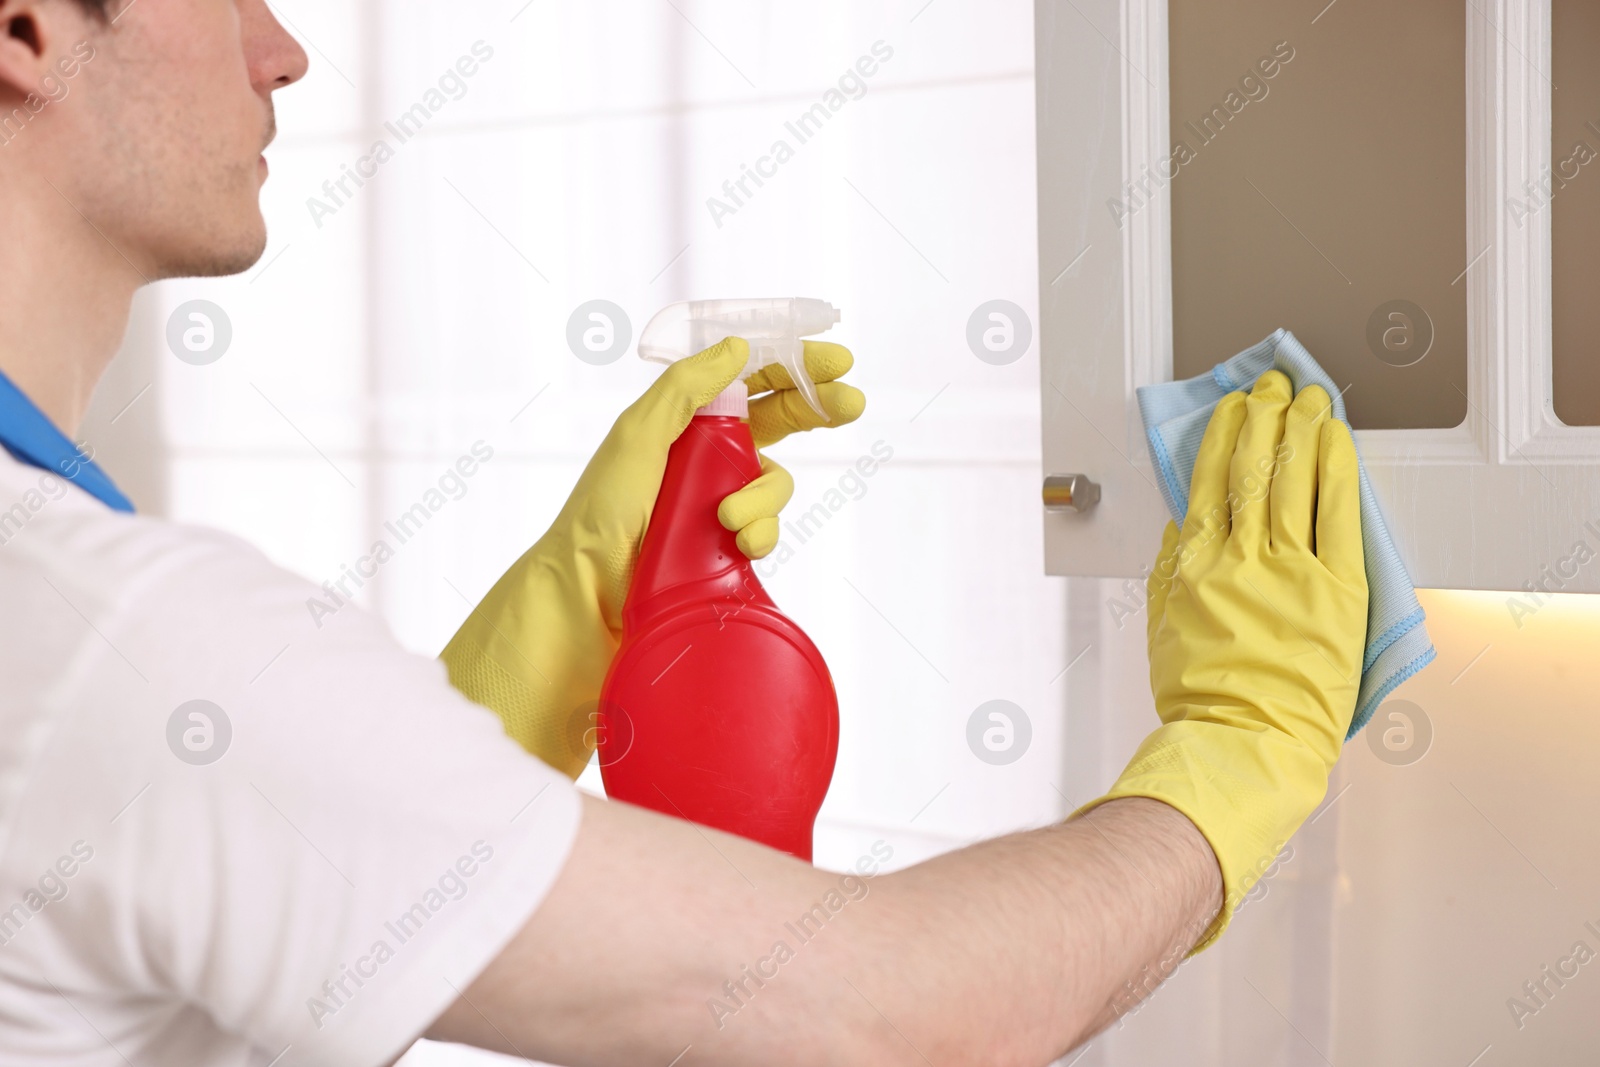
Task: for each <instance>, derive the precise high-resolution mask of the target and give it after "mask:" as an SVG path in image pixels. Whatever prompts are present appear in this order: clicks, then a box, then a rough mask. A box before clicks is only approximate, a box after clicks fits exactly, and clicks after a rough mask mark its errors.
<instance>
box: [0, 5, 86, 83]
mask: <svg viewBox="0 0 1600 1067" xmlns="http://www.w3.org/2000/svg"><path fill="white" fill-rule="evenodd" d="M77 10H78V9H77V8H76V7H75V6H74V5H73V4H71V3H65V2H61V0H49V2H47V0H0V100H7V99H10V98H15V99H16V100H17V101H19V102H20V101H21V100H23V99H25V98H26V97H27V96H28V95H29V94H30V93H37V92H38V91H39V82H40V80H41V79H42V78H44V77H45V75H47V74H48V73H50V69H49V68H50V59H51V57H52V56H54V55H55V53H56V52H57V51H58V49H59V45H60V43H61V42H60V41H59V40H57V38H58V37H60V36H61V35H62V34H66V33H70V32H71V31H72V28H73V25H74V23H75V22H76V21H77V19H76V15H77Z"/></svg>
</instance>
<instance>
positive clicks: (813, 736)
mask: <svg viewBox="0 0 1600 1067" xmlns="http://www.w3.org/2000/svg"><path fill="white" fill-rule="evenodd" d="M838 321H839V313H838V312H837V311H836V310H834V308H833V307H832V306H830V305H829V304H827V303H825V302H823V301H820V300H805V299H774V300H708V301H693V302H689V303H683V304H674V305H672V306H671V307H668V308H665V309H663V310H662V311H661V312H660V313H658V314H657V315H656V316H655V318H653V319H652V320H651V321H650V323H649V325H647V326H646V327H645V329H644V332H643V333H642V334H641V335H640V339H639V354H640V355H641V356H643V357H644V358H645V359H647V360H652V361H654V362H661V363H670V362H672V361H674V360H676V359H681V358H683V357H685V356H688V355H692V354H694V353H696V352H700V351H702V350H704V349H706V348H708V347H710V346H711V345H713V344H716V343H717V342H718V341H720V340H722V339H723V338H725V337H729V336H734V337H742V338H744V339H745V340H747V341H748V342H749V343H750V361H749V363H748V364H747V365H746V367H745V371H744V376H749V375H750V374H753V373H755V372H756V371H758V370H760V369H761V368H763V367H765V366H768V365H770V364H773V363H778V364H781V365H782V366H783V367H784V368H785V369H787V370H788V372H789V375H790V377H791V379H793V381H794V382H795V384H796V386H797V387H799V389H800V391H801V393H802V395H803V396H804V397H805V398H806V399H807V401H809V402H810V403H811V405H812V407H814V408H815V409H816V410H817V411H818V412H821V413H822V414H823V417H824V418H826V417H827V415H826V413H825V412H823V409H822V404H821V401H820V400H819V399H818V397H817V393H816V387H815V385H814V384H813V383H812V382H811V380H810V378H809V377H808V376H807V374H806V371H805V360H804V356H803V344H802V342H801V338H803V337H807V336H810V335H813V334H817V333H822V332H823V331H825V330H827V329H828V328H829V327H830V326H832V325H833V324H834V323H836V322H838ZM760 473H761V467H760V463H759V461H758V460H757V458H756V450H755V444H754V442H753V440H752V438H751V436H750V424H749V422H748V401H747V393H746V389H745V385H744V382H743V381H742V380H741V381H736V382H734V383H733V384H732V385H731V386H729V388H728V389H727V390H726V391H724V392H723V393H722V394H721V395H720V396H718V397H717V398H716V399H715V400H713V401H712V402H711V403H710V404H708V405H706V406H705V407H703V408H701V409H700V410H699V411H698V412H696V413H695V416H694V418H693V419H692V420H691V421H690V424H689V427H688V429H686V430H685V431H684V432H683V435H682V436H681V437H679V438H678V441H677V442H676V443H675V444H674V445H673V446H672V449H671V451H670V453H669V454H668V457H667V469H666V475H665V477H664V478H663V480H662V483H661V493H660V495H659V496H658V497H657V498H656V506H655V510H654V512H652V513H651V516H650V525H649V528H648V529H647V530H646V532H645V537H644V544H643V545H642V546H641V547H640V550H639V562H638V565H637V567H636V569H635V571H634V575H633V584H632V586H631V587H630V589H629V592H628V599H627V601H626V603H625V604H624V606H623V612H622V617H623V632H622V647H621V648H620V649H619V650H618V652H617V655H616V658H615V659H614V660H613V661H612V663H611V669H610V671H609V672H608V674H607V675H606V680H605V685H604V687H603V688H602V690H601V694H600V709H599V715H600V722H599V725H600V730H599V750H600V751H599V754H600V768H601V774H602V777H603V778H604V781H605V786H606V793H607V795H608V796H610V797H611V798H613V799H616V800H623V801H627V802H628V803H631V804H638V805H641V806H643V807H646V808H651V809H654V810H656V811H659V812H662V813H664V814H667V815H675V816H678V817H679V818H684V819H689V820H691V821H693V822H697V823H701V824H702V825H705V826H712V827H715V828H717V829H719V830H726V831H728V832H729V833H735V834H740V835H742V836H744V837H748V838H750V839H752V840H755V841H759V842H761V843H762V844H765V845H770V846H771V847H773V848H776V849H781V850H782V851H784V852H788V853H790V854H792V855H795V856H798V857H799V858H801V859H803V860H806V861H808V862H809V861H810V859H811V846H812V833H813V828H814V825H815V822H816V817H817V811H818V809H819V808H820V807H821V806H822V800H823V797H824V796H825V795H826V793H827V791H828V783H829V781H830V780H831V779H832V777H833V764H834V757H835V755H836V754H837V752H838V745H839V704H838V698H837V697H836V696H835V694H834V688H833V679H832V676H831V675H829V673H828V666H827V664H826V663H824V662H823V659H822V654H821V653H820V652H818V651H817V647H816V646H815V645H814V644H812V643H811V639H810V638H808V637H807V636H806V635H805V633H804V632H802V631H801V629H800V628H799V627H798V626H796V625H795V624H794V623H793V622H792V621H790V620H789V619H788V618H787V617H786V616H785V615H784V614H783V613H782V612H781V611H779V610H778V606H777V605H776V604H774V603H773V601H772V598H771V597H770V596H768V595H767V591H766V590H765V589H763V588H762V586H761V581H760V579H759V578H758V577H757V576H756V572H755V569H754V568H753V567H752V566H751V563H750V561H749V560H748V559H746V558H745V556H744V554H743V553H742V552H740V551H739V548H738V545H737V544H736V543H735V541H734V534H733V533H732V532H731V531H729V530H726V529H724V528H723V526H722V524H721V523H720V522H719V521H718V520H717V506H718V505H719V504H720V503H721V502H722V499H723V498H724V497H726V496H727V495H728V494H729V493H732V492H735V491H736V490H738V489H741V488H743V487H744V486H745V485H747V484H749V482H750V481H751V480H752V479H754V478H755V477H756V476H757V475H758V474H760Z"/></svg>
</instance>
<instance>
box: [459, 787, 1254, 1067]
mask: <svg viewBox="0 0 1600 1067" xmlns="http://www.w3.org/2000/svg"><path fill="white" fill-rule="evenodd" d="M830 892H831V893H833V894H834V896H833V897H832V898H829V897H828V894H829V893H830ZM1221 897H1222V894H1221V878H1220V875H1219V873H1218V870H1217V866H1216V861H1215V858H1214V857H1213V856H1212V854H1211V850H1210V848H1209V846H1208V845H1207V844H1206V842H1205V839H1204V838H1203V837H1201V835H1200V833H1199V832H1198V831H1197V830H1196V829H1195V828H1194V826H1193V825H1192V824H1191V823H1190V822H1189V821H1188V820H1187V819H1185V818H1184V817H1183V816H1182V815H1180V814H1179V813H1178V812H1176V811H1175V810H1173V809H1172V808H1169V807H1167V806H1166V805H1164V804H1161V803H1159V802H1156V801H1149V800H1143V799H1129V800H1122V801H1115V802H1112V803H1108V804H1105V805H1103V806H1102V807H1100V808H1097V809H1096V810H1095V811H1093V812H1091V813H1089V814H1088V815H1087V816H1084V817H1083V818H1080V819H1076V820H1073V821H1071V822H1068V823H1065V824H1062V825H1058V826H1053V827H1049V828H1047V829H1043V830H1037V831H1033V832H1030V833H1025V834H1015V835H1011V836H1008V837H1004V838H999V839H997V840H994V841H989V842H984V843H982V844H980V845H976V846H973V847H971V848H967V849H962V850H960V851H957V852H953V853H949V854H947V855H944V856H941V857H938V858H936V859H933V860H930V861H928V862H927V863H923V864H920V865H917V866H915V867H911V868H908V869H906V870H904V871H900V872H896V873H894V874H889V875H882V876H879V877H877V878H874V879H872V880H871V881H870V882H869V883H866V886H865V890H864V891H863V892H861V893H859V895H857V894H854V893H851V894H848V895H841V894H840V876H839V875H835V874H829V873H828V872H825V871H818V870H815V869H813V868H811V867H808V866H806V865H804V864H801V863H799V862H797V861H794V860H792V859H790V858H788V857H786V856H783V855H781V854H779V853H776V852H773V851H772V850H770V849H765V848H762V847H761V846H758V845H755V844H752V843H751V842H748V841H745V840H743V839H740V838H735V837H730V836H728V835H725V834H720V833H717V832H715V831H710V830H702V829H700V828H698V827H693V826H690V825H688V824H686V823H682V822H680V821H677V820H669V819H664V818H662V817H660V816H656V815H653V814H650V813H647V812H642V811H640V810H638V809H634V808H630V807H628V806H626V805H617V804H607V803H605V802H602V801H586V810H585V821H584V826H583V828H582V830H581V831H580V836H579V840H578V844H577V846H576V848H575V851H574V853H573V856H572V858H571V859H570V860H569V862H568V865H567V868H566V870H565V871H564V872H563V874H562V876H561V878H560V880H558V882H557V884H556V886H555V888H554V889H553V890H552V892H551V895H550V897H549V898H548V899H547V900H546V901H545V903H544V905H543V906H542V907H541V908H540V909H539V911H538V912H537V913H536V914H535V915H534V916H533V918H532V919H531V920H530V921H529V923H528V924H527V926H526V927H525V928H524V930H523V931H522V933H521V934H519V935H518V937H517V939H516V940H515V941H514V942H513V944H512V945H510V946H509V947H508V948H507V949H506V950H505V952H504V953H503V954H502V955H501V957H500V958H499V959H497V960H496V961H495V963H494V964H492V965H491V966H490V968H489V969H488V970H487V971H486V972H485V973H484V974H483V975H482V976H480V977H479V979H478V981H477V982H475V983H474V984H473V986H472V987H471V988H470V989H469V990H468V991H467V993H466V996H465V997H464V998H463V999H462V1000H461V1001H458V1002H457V1003H456V1004H455V1005H454V1006H453V1007H452V1008H451V1009H450V1010H449V1011H448V1012H447V1013H446V1014H445V1016H444V1017H442V1018H441V1019H440V1020H439V1021H438V1023H437V1024H436V1025H435V1026H434V1028H433V1029H432V1031H431V1033H432V1035H433V1036H436V1037H441V1038H444V1039H447V1040H456V1041H465V1042H469V1043H472V1044H478V1045H483V1046H485V1047H490V1048H497V1049H500V1050H502V1051H506V1052H515V1053H519V1054H521V1055H524V1056H534V1057H539V1058H544V1059H549V1060H551V1061H553V1062H560V1063H568V1064H573V1065H579V1064H637V1063H644V1062H655V1061H656V1060H659V1061H660V1062H662V1063H668V1062H672V1061H673V1058H674V1057H676V1056H680V1055H681V1054H683V1053H684V1052H685V1050H686V1049H690V1050H692V1059H688V1060H687V1061H686V1062H693V1063H697V1064H749V1063H783V1064H795V1065H806V1064H817V1065H823V1064H827V1065H838V1064H849V1063H862V1064H874V1065H882V1064H897V1063H906V1064H924V1063H933V1064H938V1065H940V1067H944V1065H946V1064H982V1065H984V1067H1003V1065H1007V1064H1016V1065H1018V1067H1038V1065H1039V1064H1042V1063H1045V1062H1048V1061H1049V1060H1050V1059H1052V1058H1053V1057H1055V1056H1057V1055H1059V1054H1061V1053H1062V1052H1064V1051H1066V1050H1067V1049H1069V1048H1070V1047H1072V1046H1073V1045H1075V1044H1078V1043H1079V1042H1081V1041H1082V1040H1084V1039H1085V1038H1087V1037H1088V1036H1089V1035H1091V1034H1093V1033H1094V1032H1096V1031H1097V1030H1098V1029H1100V1028H1102V1027H1103V1026H1105V1025H1106V1024H1107V1023H1109V1022H1111V1021H1112V1020H1113V1019H1114V1018H1115V1017H1116V1015H1117V1014H1118V1013H1119V1012H1120V1011H1122V1010H1125V1009H1126V1007H1127V1006H1129V1005H1131V1004H1132V1003H1133V1002H1135V1001H1136V1000H1137V998H1138V997H1139V996H1142V995H1144V993H1146V992H1148V990H1149V989H1150V988H1153V987H1154V985H1155V984H1156V983H1157V982H1158V981H1159V980H1160V978H1162V977H1165V975H1166V974H1167V973H1170V970H1171V968H1172V967H1173V966H1175V965H1176V963H1177V961H1179V960H1181V959H1182V958H1183V954H1184V952H1185V950H1186V949H1187V948H1188V947H1189V946H1190V945H1192V944H1193V943H1194V942H1195V941H1196V940H1198V939H1199V937H1200V936H1201V934H1202V933H1203V932H1204V930H1205V928H1206V926H1207V924H1208V922H1209V921H1210V918H1211V916H1212V915H1214V914H1215V912H1216V911H1217V909H1218V908H1219V907H1220V905H1221ZM819 905H822V906H823V910H822V911H821V912H818V911H817V910H816V909H817V908H818V906H819ZM808 914H810V915H820V916H821V918H822V920H824V921H822V922H817V923H813V924H812V925H809V926H807V925H805V924H803V923H802V924H801V925H800V926H797V925H796V923H797V922H798V921H799V920H800V919H801V917H802V916H806V915H808ZM780 946H782V948H780ZM719 1005H720V1007H719Z"/></svg>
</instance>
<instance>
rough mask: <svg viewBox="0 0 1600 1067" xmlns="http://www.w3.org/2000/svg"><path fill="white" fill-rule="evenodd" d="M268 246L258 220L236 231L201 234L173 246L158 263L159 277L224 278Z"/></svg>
mask: <svg viewBox="0 0 1600 1067" xmlns="http://www.w3.org/2000/svg"><path fill="white" fill-rule="evenodd" d="M266 250H267V227H266V224H265V223H264V222H260V221H258V222H257V224H256V225H255V226H253V227H241V228H239V229H238V230H237V231H235V232H226V233H215V232H214V233H211V234H209V235H200V238H199V240H197V241H195V242H193V243H191V244H189V245H186V246H184V247H182V248H178V249H173V250H172V253H171V254H169V255H167V256H164V257H163V260H164V262H162V263H161V265H160V270H159V277H158V279H153V280H159V279H161V278H225V277H227V276H228V275H231V274H243V273H244V272H245V271H247V270H249V269H250V268H251V267H253V266H255V265H256V264H257V263H259V262H261V257H262V255H263V254H264V253H265V252H266Z"/></svg>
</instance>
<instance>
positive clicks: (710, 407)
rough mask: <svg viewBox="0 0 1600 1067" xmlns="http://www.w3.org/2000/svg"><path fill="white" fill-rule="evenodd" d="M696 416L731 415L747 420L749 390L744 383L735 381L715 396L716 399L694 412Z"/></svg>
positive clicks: (748, 414) (748, 415) (748, 413)
mask: <svg viewBox="0 0 1600 1067" xmlns="http://www.w3.org/2000/svg"><path fill="white" fill-rule="evenodd" d="M695 414H696V415H732V416H734V417H735V418H740V419H748V418H749V417H750V390H749V389H747V388H746V387H745V384H744V382H742V381H739V380H738V379H735V380H734V382H733V384H732V385H730V386H728V387H727V388H726V389H724V390H723V391H722V392H720V393H718V394H717V395H716V398H715V399H714V400H712V401H711V403H709V404H707V405H706V406H705V407H703V408H700V409H699V410H698V411H696V412H695Z"/></svg>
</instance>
